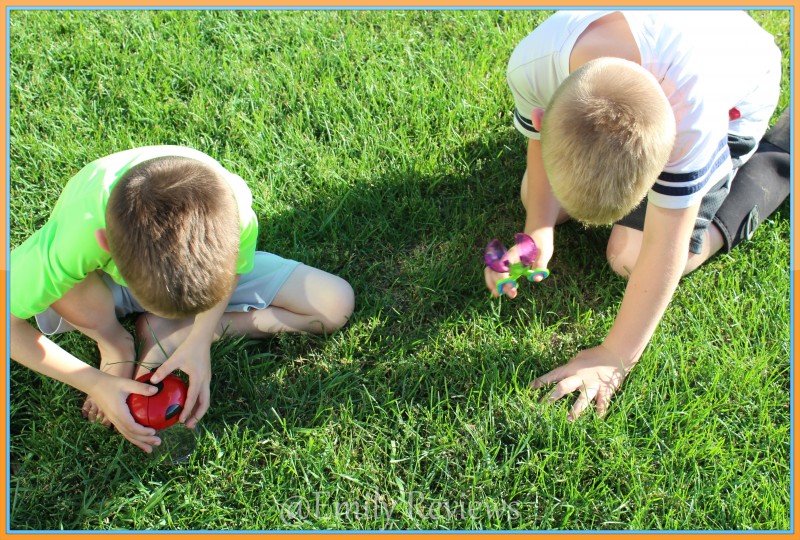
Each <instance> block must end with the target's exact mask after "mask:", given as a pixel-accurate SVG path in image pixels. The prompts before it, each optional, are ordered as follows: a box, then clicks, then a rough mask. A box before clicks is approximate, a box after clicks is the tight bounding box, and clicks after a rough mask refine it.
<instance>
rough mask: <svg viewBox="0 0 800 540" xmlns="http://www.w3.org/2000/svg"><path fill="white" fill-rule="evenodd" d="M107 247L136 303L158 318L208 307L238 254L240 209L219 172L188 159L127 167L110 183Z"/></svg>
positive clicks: (225, 289) (230, 276)
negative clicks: (158, 316)
mask: <svg viewBox="0 0 800 540" xmlns="http://www.w3.org/2000/svg"><path fill="white" fill-rule="evenodd" d="M106 237H107V240H108V248H109V251H110V252H111V256H112V258H113V259H114V262H115V264H116V265H117V269H118V270H119V273H120V275H122V277H123V279H125V282H126V284H127V285H128V288H130V290H131V292H132V293H133V295H134V296H135V297H136V299H137V300H139V302H141V304H142V305H143V306H144V307H145V308H146V309H147V310H148V311H152V312H153V313H156V314H158V315H161V316H164V317H171V318H178V317H186V316H190V315H194V314H197V313H201V312H203V311H206V310H208V309H209V308H211V307H212V306H214V305H215V304H217V303H219V301H221V300H222V299H223V298H224V297H225V296H226V295H227V294H228V293H229V292H230V291H231V287H232V286H233V283H234V279H235V275H236V261H237V258H238V254H239V237H240V232H239V211H238V207H237V203H236V200H235V198H234V195H233V192H232V191H231V189H230V187H229V186H228V184H227V183H226V182H225V180H224V179H223V178H222V177H221V175H220V174H219V173H218V172H217V171H216V170H214V169H213V168H211V167H209V166H208V165H206V164H204V163H202V162H200V161H197V160H193V159H189V158H182V157H164V158H155V159H151V160H148V161H145V162H142V163H140V164H138V165H136V166H135V167H133V168H131V169H130V170H129V171H128V172H126V173H125V175H123V176H122V178H120V179H119V180H118V181H117V184H116V185H115V186H114V188H113V189H112V190H111V195H110V197H109V201H108V206H107V208H106Z"/></svg>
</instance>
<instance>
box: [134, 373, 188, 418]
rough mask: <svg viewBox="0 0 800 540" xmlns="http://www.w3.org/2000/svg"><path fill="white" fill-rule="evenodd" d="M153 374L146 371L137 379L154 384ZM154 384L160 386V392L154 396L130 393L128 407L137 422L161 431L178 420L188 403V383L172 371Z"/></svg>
mask: <svg viewBox="0 0 800 540" xmlns="http://www.w3.org/2000/svg"><path fill="white" fill-rule="evenodd" d="M152 375H153V374H152V373H145V374H144V375H142V376H140V377H138V378H137V379H136V380H137V381H139V382H143V383H147V384H153V383H151V382H150V377H152ZM153 386H155V387H157V388H158V392H157V393H155V394H153V395H152V396H142V395H140V394H130V395H129V396H128V408H129V409H130V410H131V414H132V415H133V418H134V420H136V422H138V423H139V424H142V425H143V426H147V427H152V428H155V429H156V430H159V431H160V430H162V429H166V428H168V427H170V426H171V425H173V424H174V423H176V422H177V421H178V417H179V416H180V414H181V411H182V410H183V406H184V405H185V404H186V383H185V382H183V380H181V379H180V377H178V376H177V375H173V374H172V373H170V374H169V375H167V376H166V377H165V378H164V380H163V381H161V382H160V383H158V384H156V385H153Z"/></svg>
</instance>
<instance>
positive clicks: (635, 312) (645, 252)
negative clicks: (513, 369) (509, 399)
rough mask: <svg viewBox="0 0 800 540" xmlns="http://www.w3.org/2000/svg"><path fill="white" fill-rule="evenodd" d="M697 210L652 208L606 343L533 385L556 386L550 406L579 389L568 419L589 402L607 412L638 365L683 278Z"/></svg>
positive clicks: (599, 409)
mask: <svg viewBox="0 0 800 540" xmlns="http://www.w3.org/2000/svg"><path fill="white" fill-rule="evenodd" d="M698 207H699V203H698V205H695V206H693V207H691V208H686V209H665V208H659V207H657V206H654V205H652V204H649V205H648V207H647V217H646V219H645V226H644V237H643V240H642V247H641V251H640V253H639V257H638V260H637V261H636V266H635V267H634V269H633V272H632V273H631V276H630V278H629V281H628V286H627V287H626V289H625V295H624V297H623V299H622V304H621V306H620V309H619V312H618V313H617V317H616V319H615V321H614V324H613V325H612V327H611V330H610V331H609V333H608V335H607V336H606V339H605V340H604V341H603V343H602V345H600V346H598V347H595V348H593V349H589V350H586V351H582V352H581V353H579V354H578V355H577V356H575V358H573V359H572V360H570V361H569V362H568V363H567V364H565V365H564V366H561V367H559V368H556V369H554V370H553V371H551V372H549V373H547V374H545V375H543V376H541V377H539V378H538V379H537V380H536V381H534V387H540V386H542V385H544V384H549V383H558V384H556V386H555V388H554V390H553V392H552V394H551V395H550V397H549V400H550V401H551V402H552V401H556V400H558V399H560V398H562V397H563V396H565V395H567V394H570V393H572V392H574V391H576V390H577V391H580V396H579V397H578V399H577V400H576V402H575V404H574V406H573V408H572V410H571V411H570V418H572V419H574V418H577V416H578V415H580V414H581V412H582V411H583V410H584V409H585V408H586V407H587V406H588V405H589V403H590V402H591V401H595V402H596V408H597V412H598V414H600V415H602V414H604V413H605V411H606V409H607V408H608V403H609V400H610V399H611V396H612V395H613V394H614V392H615V391H616V389H617V388H618V387H619V386H620V384H622V381H623V380H624V378H625V376H626V375H627V374H628V373H629V372H630V370H631V369H632V368H633V366H634V365H636V363H637V362H638V361H639V358H640V357H641V355H642V352H643V351H644V348H645V347H646V346H647V343H648V342H649V341H650V338H651V337H652V335H653V333H654V332H655V329H656V326H657V325H658V322H659V320H661V317H662V315H663V314H664V311H665V310H666V308H667V305H668V304H669V302H670V300H671V299H672V295H673V294H674V292H675V289H676V288H677V286H678V282H679V281H680V278H681V275H682V274H683V270H684V268H685V266H686V261H687V258H688V254H689V240H690V237H691V234H692V230H693V228H694V223H695V218H696V217H697V210H698Z"/></svg>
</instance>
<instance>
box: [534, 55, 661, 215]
mask: <svg viewBox="0 0 800 540" xmlns="http://www.w3.org/2000/svg"><path fill="white" fill-rule="evenodd" d="M674 141H675V117H674V115H673V113H672V109H671V107H670V104H669V102H668V101H667V98H666V96H665V95H664V92H663V91H662V90H661V87H660V86H659V85H658V82H657V81H656V80H655V78H654V77H653V76H652V75H651V74H650V73H649V72H647V71H646V70H645V69H644V68H642V67H641V66H639V65H638V64H636V63H634V62H630V61H628V60H623V59H620V58H598V59H596V60H592V61H590V62H587V63H586V64H584V65H583V66H581V67H580V68H578V69H577V70H575V72H573V73H572V74H571V75H570V76H569V77H567V79H566V80H565V81H564V82H563V83H562V84H561V85H560V86H559V88H558V90H557V91H556V93H555V94H554V95H553V98H552V100H551V101H550V104H549V105H548V107H547V109H546V110H545V113H544V118H543V119H542V130H541V145H542V160H543V163H544V168H545V171H546V173H547V177H548V179H549V181H550V185H551V187H552V190H553V194H554V195H555V197H556V198H557V199H558V201H559V202H560V203H561V206H562V207H563V208H564V210H565V211H566V212H567V213H569V214H570V215H571V216H572V217H573V218H575V219H577V220H578V221H581V222H583V223H584V224H587V225H601V224H608V223H612V222H614V221H617V220H618V219H620V218H622V217H624V216H625V215H626V214H628V212H630V211H631V210H633V208H634V207H635V206H636V205H637V204H638V203H639V202H640V201H641V200H642V199H643V198H644V197H645V195H646V194H647V192H648V190H649V189H650V188H651V187H652V186H653V184H654V183H655V180H656V178H658V175H659V173H660V172H661V171H662V170H663V168H664V166H665V165H666V163H667V160H668V159H669V155H670V152H671V151H672V146H673V144H674Z"/></svg>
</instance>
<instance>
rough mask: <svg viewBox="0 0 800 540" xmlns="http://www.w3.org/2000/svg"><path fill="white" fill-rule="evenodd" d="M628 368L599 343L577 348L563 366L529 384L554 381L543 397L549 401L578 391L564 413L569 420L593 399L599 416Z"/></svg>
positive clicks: (539, 384)
mask: <svg viewBox="0 0 800 540" xmlns="http://www.w3.org/2000/svg"><path fill="white" fill-rule="evenodd" d="M629 371H630V368H626V367H625V366H624V365H623V363H622V362H621V361H620V360H619V357H618V356H617V355H615V354H613V353H612V352H611V351H610V350H609V349H607V348H605V347H604V346H602V345H600V346H598V347H594V348H592V349H587V350H585V351H581V352H580V353H578V354H577V356H575V357H574V358H573V359H572V360H570V361H569V362H567V363H566V364H564V365H563V366H561V367H558V368H556V369H554V370H552V371H550V372H549V373H545V374H544V375H542V376H541V377H539V378H537V379H536V380H534V381H533V383H531V385H532V386H533V387H534V388H541V387H543V386H545V385H548V384H553V383H557V384H556V386H555V388H553V390H552V391H551V392H550V394H549V395H548V396H547V401H548V402H549V403H553V402H555V401H558V400H559V399H561V398H563V397H564V396H566V395H567V394H571V393H573V392H575V391H579V392H580V394H579V395H578V399H577V400H575V403H574V404H573V405H572V409H570V412H569V414H568V416H567V418H568V419H569V420H575V419H577V418H578V417H579V416H580V415H581V413H582V412H583V411H584V410H585V409H586V408H587V407H588V406H589V404H590V403H591V402H592V401H594V402H595V407H596V409H597V414H598V415H599V416H603V415H604V414H605V413H606V411H607V410H608V405H609V403H610V401H611V396H613V395H614V392H616V391H617V389H618V388H619V387H620V385H621V384H622V381H623V380H625V377H626V375H627V374H628V372H629Z"/></svg>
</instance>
